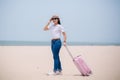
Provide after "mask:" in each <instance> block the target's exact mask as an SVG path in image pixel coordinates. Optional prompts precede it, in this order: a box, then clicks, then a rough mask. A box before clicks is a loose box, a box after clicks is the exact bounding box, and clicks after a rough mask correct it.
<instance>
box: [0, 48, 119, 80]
mask: <svg viewBox="0 0 120 80" xmlns="http://www.w3.org/2000/svg"><path fill="white" fill-rule="evenodd" d="M68 48H69V49H70V51H71V52H72V53H73V56H77V55H82V57H83V58H84V59H85V61H86V63H87V64H88V65H89V67H90V68H91V69H92V71H93V74H92V75H91V76H89V77H83V76H81V75H80V73H79V71H78V70H77V68H76V66H75V65H74V64H73V61H72V59H71V58H70V56H69V55H68V53H67V51H66V50H65V48H64V47H62V48H61V52H60V57H61V62H62V68H63V72H62V73H63V75H59V76H47V75H46V74H47V72H49V71H52V69H53V59H52V53H51V49H50V46H0V80H120V62H119V61H120V46H68Z"/></svg>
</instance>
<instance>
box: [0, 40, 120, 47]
mask: <svg viewBox="0 0 120 80" xmlns="http://www.w3.org/2000/svg"><path fill="white" fill-rule="evenodd" d="M50 44H51V42H45V41H0V46H49V45H50ZM67 44H68V45H71V46H81V45H82V46H87V45H90V46H94V45H95V46H96V45H98V46H100V45H101V46H110V45H115V46H120V43H114V42H111V43H109V42H106V43H102V42H67Z"/></svg>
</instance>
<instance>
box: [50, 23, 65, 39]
mask: <svg viewBox="0 0 120 80" xmlns="http://www.w3.org/2000/svg"><path fill="white" fill-rule="evenodd" d="M48 28H49V30H50V32H51V35H52V39H56V38H60V37H61V33H62V32H65V31H64V27H63V26H62V25H59V24H58V25H50V26H48Z"/></svg>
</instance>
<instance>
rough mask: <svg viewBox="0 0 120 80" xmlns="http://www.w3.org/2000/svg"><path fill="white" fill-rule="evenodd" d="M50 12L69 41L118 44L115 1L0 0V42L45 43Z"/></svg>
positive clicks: (119, 19)
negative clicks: (59, 23)
mask: <svg viewBox="0 0 120 80" xmlns="http://www.w3.org/2000/svg"><path fill="white" fill-rule="evenodd" d="M52 15H58V16H59V17H60V18H61V23H62V26H63V27H64V28H65V31H66V33H67V41H69V42H81V43H82V42H84V43H120V1H119V0H0V41H41V42H42V41H47V42H49V41H50V40H51V35H50V32H49V31H48V32H46V31H43V27H44V26H45V25H46V24H47V22H48V21H49V19H50V18H51V16H52Z"/></svg>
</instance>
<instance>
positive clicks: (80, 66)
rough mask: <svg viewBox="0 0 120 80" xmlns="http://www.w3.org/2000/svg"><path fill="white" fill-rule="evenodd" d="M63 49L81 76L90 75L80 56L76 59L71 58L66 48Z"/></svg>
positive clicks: (89, 70)
mask: <svg viewBox="0 0 120 80" xmlns="http://www.w3.org/2000/svg"><path fill="white" fill-rule="evenodd" d="M65 48H66V50H67V52H68V53H69V55H70V56H71V58H72V59H73V62H74V64H75V65H76V67H77V68H78V70H79V72H80V73H81V75H82V76H89V75H90V74H92V71H91V69H90V68H89V67H88V66H87V64H86V63H85V61H84V60H83V59H82V57H81V55H80V56H77V57H73V56H72V54H71V52H70V51H69V49H68V47H67V46H65Z"/></svg>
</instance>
